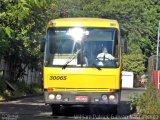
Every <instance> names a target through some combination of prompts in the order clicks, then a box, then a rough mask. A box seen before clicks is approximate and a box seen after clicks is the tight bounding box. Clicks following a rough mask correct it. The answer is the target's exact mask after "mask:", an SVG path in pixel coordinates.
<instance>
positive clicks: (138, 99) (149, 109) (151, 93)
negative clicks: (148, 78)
mask: <svg viewBox="0 0 160 120" xmlns="http://www.w3.org/2000/svg"><path fill="white" fill-rule="evenodd" d="M130 103H131V107H133V106H135V107H136V110H137V113H139V114H141V115H158V116H159V115H160V95H159V94H158V90H157V88H155V86H154V85H153V84H151V83H149V82H148V83H147V89H146V91H145V92H144V93H143V94H141V95H138V94H135V95H134V96H132V97H131V99H130Z"/></svg>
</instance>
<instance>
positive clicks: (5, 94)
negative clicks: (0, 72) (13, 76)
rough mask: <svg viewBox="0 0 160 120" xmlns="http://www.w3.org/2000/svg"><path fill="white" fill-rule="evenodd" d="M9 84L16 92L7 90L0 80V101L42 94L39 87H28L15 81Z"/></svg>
mask: <svg viewBox="0 0 160 120" xmlns="http://www.w3.org/2000/svg"><path fill="white" fill-rule="evenodd" d="M11 84H12V85H13V86H14V87H15V88H16V91H10V90H8V89H7V86H6V84H5V81H4V80H0V100H5V99H7V98H11V97H21V96H25V95H31V94H32V95H36V94H39V93H42V88H41V86H40V85H36V84H31V85H28V84H26V83H25V82H24V81H21V82H20V81H16V82H13V83H11Z"/></svg>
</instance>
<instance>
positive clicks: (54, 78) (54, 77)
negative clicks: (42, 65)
mask: <svg viewBox="0 0 160 120" xmlns="http://www.w3.org/2000/svg"><path fill="white" fill-rule="evenodd" d="M66 79H67V76H50V78H49V80H66Z"/></svg>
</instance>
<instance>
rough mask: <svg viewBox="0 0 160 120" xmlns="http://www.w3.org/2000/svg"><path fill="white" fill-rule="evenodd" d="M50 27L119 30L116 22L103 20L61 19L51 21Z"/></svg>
mask: <svg viewBox="0 0 160 120" xmlns="http://www.w3.org/2000/svg"><path fill="white" fill-rule="evenodd" d="M48 27H109V28H117V29H119V25H118V22H117V21H116V20H112V19H103V18H60V19H54V20H50V21H49V23H48Z"/></svg>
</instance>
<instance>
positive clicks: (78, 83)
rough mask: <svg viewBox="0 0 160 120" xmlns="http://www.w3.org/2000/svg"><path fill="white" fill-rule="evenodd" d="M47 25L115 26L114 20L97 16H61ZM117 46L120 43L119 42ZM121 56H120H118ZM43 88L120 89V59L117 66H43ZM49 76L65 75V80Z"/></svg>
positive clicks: (89, 90) (100, 90)
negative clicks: (53, 78)
mask: <svg viewBox="0 0 160 120" xmlns="http://www.w3.org/2000/svg"><path fill="white" fill-rule="evenodd" d="M48 27H105V28H107V27H108V28H117V29H118V30H119V25H118V22H117V21H116V20H108V19H98V18H63V19H56V20H51V21H50V22H49V23H48ZM119 47H121V46H120V44H119ZM120 58H121V56H120ZM43 72H44V89H47V88H54V91H65V92H109V91H110V90H111V89H115V90H118V89H120V78H121V77H120V76H121V75H120V74H121V60H120V67H119V68H102V69H101V70H98V69H97V68H69V67H67V68H66V69H62V68H61V67H44V69H43ZM50 76H66V77H67V79H66V80H50Z"/></svg>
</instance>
